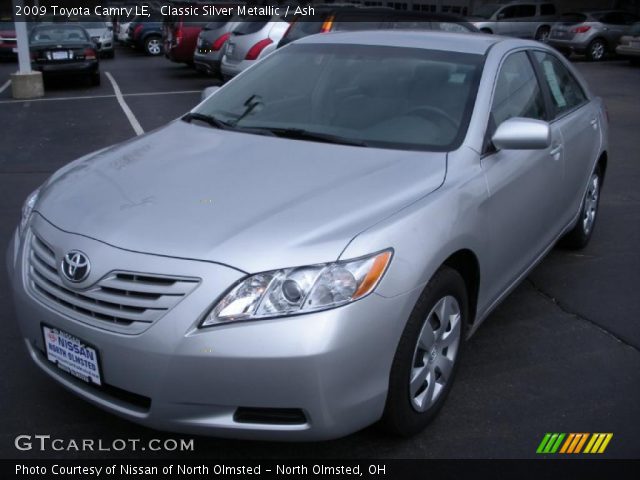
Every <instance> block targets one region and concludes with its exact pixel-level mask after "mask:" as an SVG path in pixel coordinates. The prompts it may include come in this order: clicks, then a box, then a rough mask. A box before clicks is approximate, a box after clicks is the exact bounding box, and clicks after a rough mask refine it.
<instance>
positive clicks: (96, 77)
mask: <svg viewBox="0 0 640 480" xmlns="http://www.w3.org/2000/svg"><path fill="white" fill-rule="evenodd" d="M90 79H91V85H93V86H94V87H97V86H98V85H100V72H94V73H92V74H91V77H90Z"/></svg>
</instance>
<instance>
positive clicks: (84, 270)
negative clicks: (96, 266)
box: [62, 250, 91, 282]
mask: <svg viewBox="0 0 640 480" xmlns="http://www.w3.org/2000/svg"><path fill="white" fill-rule="evenodd" d="M90 268H91V264H90V263H89V258H88V257H87V256H86V255H85V254H84V253H82V252H81V251H79V250H71V251H70V252H69V253H67V254H66V255H65V256H64V258H63V259H62V274H63V275H64V278H66V279H67V280H69V281H70V282H81V281H83V280H85V279H86V278H87V277H88V276H89V269H90Z"/></svg>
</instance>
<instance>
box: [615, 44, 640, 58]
mask: <svg viewBox="0 0 640 480" xmlns="http://www.w3.org/2000/svg"><path fill="white" fill-rule="evenodd" d="M616 53H617V54H618V55H620V56H622V57H632V58H640V48H637V47H632V46H631V45H618V46H617V47H616Z"/></svg>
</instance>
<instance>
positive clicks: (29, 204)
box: [18, 189, 40, 235]
mask: <svg viewBox="0 0 640 480" xmlns="http://www.w3.org/2000/svg"><path fill="white" fill-rule="evenodd" d="M38 193H40V189H38V190H36V191H34V192H31V194H30V195H29V196H28V197H27V199H26V200H25V202H24V205H22V217H21V218H20V226H19V227H18V231H19V233H20V235H22V234H23V233H24V231H25V229H26V228H27V224H28V223H29V219H30V218H31V212H33V207H35V205H36V202H37V201H38Z"/></svg>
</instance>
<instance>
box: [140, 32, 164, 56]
mask: <svg viewBox="0 0 640 480" xmlns="http://www.w3.org/2000/svg"><path fill="white" fill-rule="evenodd" d="M144 51H145V53H146V54H147V55H151V56H153V57H155V56H157V55H160V54H161V53H162V39H161V38H160V37H159V36H157V35H151V36H150V37H147V39H146V40H145V41H144Z"/></svg>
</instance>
